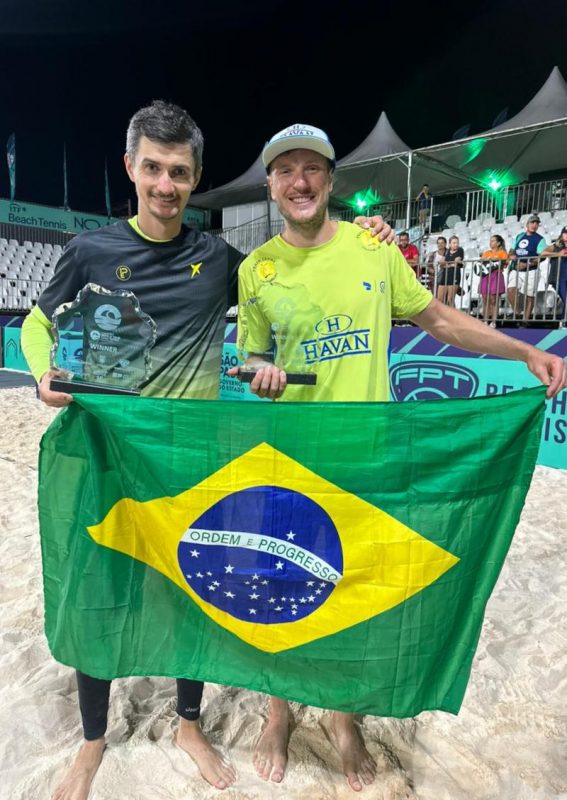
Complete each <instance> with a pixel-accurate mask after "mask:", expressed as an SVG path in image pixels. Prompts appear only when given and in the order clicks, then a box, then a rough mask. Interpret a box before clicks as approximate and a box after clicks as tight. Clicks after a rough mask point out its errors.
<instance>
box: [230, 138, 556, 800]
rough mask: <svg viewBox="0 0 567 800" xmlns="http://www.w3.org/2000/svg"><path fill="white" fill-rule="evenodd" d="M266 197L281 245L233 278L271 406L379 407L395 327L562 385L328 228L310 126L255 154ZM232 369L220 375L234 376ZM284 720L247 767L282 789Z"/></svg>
mask: <svg viewBox="0 0 567 800" xmlns="http://www.w3.org/2000/svg"><path fill="white" fill-rule="evenodd" d="M262 156H263V161H264V166H266V168H267V170H268V184H269V187H270V192H271V195H272V198H273V199H274V201H275V202H276V204H277V206H278V209H279V211H280V213H281V215H282V217H283V218H284V229H283V231H282V233H281V235H279V236H276V237H274V238H273V239H270V241H268V242H266V243H265V244H263V245H261V246H260V247H259V248H257V249H256V250H254V251H253V252H252V253H250V255H249V256H248V257H247V258H246V259H245V260H244V261H243V263H242V264H241V266H240V269H239V281H238V283H239V315H238V342H239V347H240V350H241V351H242V352H243V353H245V354H246V367H247V369H252V370H256V375H255V377H254V379H253V381H252V383H251V384H250V388H251V390H252V392H253V393H256V394H258V396H259V397H269V398H271V399H273V400H277V399H279V398H282V399H283V400H292V401H335V402H374V401H384V400H388V398H389V388H388V361H387V349H388V340H389V334H390V328H391V321H392V318H393V317H398V318H403V319H412V320H413V321H414V322H415V323H416V324H417V325H419V326H420V327H421V328H423V329H424V330H425V331H427V332H428V333H430V334H431V335H433V336H435V337H436V338H437V339H439V340H440V341H442V342H445V343H446V344H451V345H453V346H456V347H462V348H465V349H468V350H472V351H475V352H479V353H491V354H493V355H497V356H500V357H503V358H512V359H518V360H521V361H524V362H525V363H526V365H527V367H528V369H529V370H530V371H531V372H532V373H533V374H534V375H536V377H537V378H539V379H540V380H541V381H542V382H543V383H545V384H549V389H548V396H549V397H551V396H555V395H556V394H557V393H558V392H560V391H561V389H562V388H563V387H565V385H566V384H567V374H566V367H565V364H564V362H563V360H562V359H561V358H559V357H558V356H554V355H552V354H550V353H547V352H545V351H542V350H538V349H537V348H535V347H532V346H531V345H528V344H526V343H525V342H522V341H519V340H516V339H512V338H510V337H508V336H504V335H503V334H501V333H498V332H497V331H495V330H492V329H491V328H487V327H486V326H485V325H483V324H482V323H481V322H479V321H478V320H476V319H474V318H473V317H470V316H469V315H467V314H463V313H461V312H459V311H457V310H456V309H455V308H449V307H448V306H444V305H443V304H442V303H440V302H439V301H438V300H435V299H434V298H433V297H432V295H431V293H430V292H429V291H428V290H427V289H425V288H424V287H423V286H422V285H421V284H420V283H419V282H418V281H416V280H415V278H414V274H413V272H412V270H411V269H410V268H409V266H408V264H407V263H406V261H405V260H404V259H403V257H402V255H401V254H400V251H399V249H398V248H396V247H390V248H387V247H383V246H382V245H381V243H380V242H379V241H378V240H377V239H376V238H375V237H373V236H371V235H370V234H369V232H368V231H361V230H359V229H357V227H356V226H354V225H350V224H349V223H347V222H336V221H335V220H331V219H330V217H329V213H328V205H329V196H330V192H331V190H332V186H333V170H332V164H333V162H334V150H333V147H332V145H331V142H330V141H329V138H328V136H327V134H326V133H325V132H324V131H321V130H320V129H318V128H313V127H311V126H308V125H303V126H291V127H290V128H286V129H284V130H283V131H280V132H279V133H277V134H275V135H274V136H273V137H272V138H271V139H270V141H269V142H268V143H267V144H266V146H265V147H264V150H263V154H262ZM239 369H240V368H239V367H234V368H232V369H231V370H229V374H230V375H238V373H239ZM292 371H293V372H314V373H315V374H316V376H317V383H316V385H315V386H313V385H306V384H303V385H302V384H297V385H293V386H288V385H287V373H288V372H292ZM289 720H290V712H289V708H288V704H287V702H286V701H285V700H283V699H281V698H277V697H272V698H270V711H269V716H268V720H267V722H266V726H265V728H264V730H263V732H262V735H261V737H260V739H259V741H258V744H257V746H256V752H255V756H254V761H255V765H256V770H257V772H258V774H259V775H260V776H261V777H262V778H264V779H265V780H269V779H271V780H273V781H276V782H280V781H281V780H282V779H283V777H284V772H285V768H286V763H287V745H288V738H289ZM331 730H332V732H333V734H334V737H335V741H336V744H337V747H338V750H339V752H340V754H341V757H342V762H343V770H344V773H345V776H346V778H347V780H348V783H349V785H350V787H351V788H352V789H353V790H354V791H361V790H362V788H363V784H370V783H372V781H373V780H374V779H375V776H376V764H375V762H374V760H373V759H372V757H371V755H370V753H369V752H368V751H367V749H366V747H365V745H364V742H363V740H362V737H361V735H360V732H359V730H358V728H357V727H356V725H355V722H354V715H353V714H348V713H344V712H338V711H334V712H333V714H332V718H331Z"/></svg>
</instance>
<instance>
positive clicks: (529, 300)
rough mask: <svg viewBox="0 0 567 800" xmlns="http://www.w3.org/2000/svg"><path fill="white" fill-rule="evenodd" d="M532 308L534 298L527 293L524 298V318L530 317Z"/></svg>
mask: <svg viewBox="0 0 567 800" xmlns="http://www.w3.org/2000/svg"><path fill="white" fill-rule="evenodd" d="M533 308H534V298H533V297H531V296H530V295H529V294H527V295H526V296H525V298H524V320H528V319H531V316H532V311H533Z"/></svg>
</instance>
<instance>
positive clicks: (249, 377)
mask: <svg viewBox="0 0 567 800" xmlns="http://www.w3.org/2000/svg"><path fill="white" fill-rule="evenodd" d="M286 375H287V383H288V386H289V385H291V384H296V385H300V384H301V385H303V386H315V384H316V383H317V375H316V374H315V373H314V372H287V373H286ZM238 377H239V378H240V380H241V381H242V383H251V382H252V381H253V380H254V378H255V377H256V370H253V369H241V370H240V371H239V373H238Z"/></svg>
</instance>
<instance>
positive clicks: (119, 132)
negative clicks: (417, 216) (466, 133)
mask: <svg viewBox="0 0 567 800" xmlns="http://www.w3.org/2000/svg"><path fill="white" fill-rule="evenodd" d="M431 9H434V13H431ZM566 26H567V2H565V1H564V0H554V1H551V0H540V2H538V3H533V2H529V3H528V2H525V1H524V0H515V2H512V1H511V0H492V1H491V2H489V1H484V0H482V1H481V0H477V2H471V3H461V4H459V3H458V2H451V3H449V2H444V1H443V2H438V3H435V2H434V3H430V4H427V3H425V4H422V7H421V10H420V11H418V12H410V11H409V10H408V6H407V4H406V5H404V4H402V3H387V4H385V3H381V2H366V0H361V1H360V2H348V1H347V0H342V2H338V1H337V0H328V1H327V2H321V1H320V0H311V2H308V1H307V0H304V2H283V0H272V2H264V3H259V2H252V0H235V1H234V2H225V1H224V0H217V1H215V0H208V1H207V0H205V2H203V3H199V4H196V3H195V2H192V0H186V2H184V3H181V2H178V0H170V1H169V0H164V1H163V2H158V0H153V2H151V3H150V2H145V0H140V2H136V3H133V2H120V0H92V1H91V2H86V0H0V98H1V105H0V109H1V110H0V148H2V150H4V148H5V141H6V139H7V138H8V136H9V134H10V133H11V132H12V131H15V132H16V147H17V198H18V199H20V200H22V201H27V202H38V203H46V204H48V205H54V206H60V205H62V203H63V179H62V172H63V169H62V161H63V142H66V143H67V160H68V174H69V201H70V205H71V207H72V208H74V209H77V210H85V211H91V212H99V213H105V211H104V208H105V206H104V159H105V157H106V158H107V159H108V165H109V175H110V184H111V195H112V201H113V205H114V206H115V210H116V211H118V210H119V206H120V204H124V203H125V201H126V199H127V198H128V197H130V198H132V200H134V196H135V195H134V192H133V190H132V188H131V185H130V183H129V181H128V180H127V178H126V176H125V173H124V169H123V165H122V155H123V152H124V140H125V131H126V127H127V124H128V120H129V118H130V116H131V115H132V113H134V111H136V109H137V108H139V107H140V106H142V105H145V104H147V103H148V102H150V101H151V100H152V99H154V98H164V99H167V100H172V101H174V102H176V103H179V104H180V105H182V106H183V107H185V108H186V109H187V110H188V111H189V113H190V114H191V115H192V116H193V117H194V119H195V120H196V122H197V123H198V124H199V126H200V127H201V128H202V130H203V133H204V135H205V154H204V173H203V178H202V182H201V186H200V189H201V190H206V189H208V188H212V187H215V186H218V185H220V184H222V183H225V182H226V181H229V180H232V179H233V178H235V177H237V176H238V175H240V174H241V173H242V172H243V171H244V170H245V169H247V168H248V167H249V166H250V164H251V163H252V162H253V161H254V159H255V158H256V156H257V155H258V153H259V152H260V149H261V147H262V145H263V143H264V141H265V140H266V139H267V138H269V136H271V135H272V134H273V133H275V132H276V131H277V130H279V129H280V128H283V127H285V126H286V125H289V124H291V123H293V122H308V123H312V124H315V125H318V126H320V127H323V128H324V129H325V130H327V132H328V133H329V134H330V136H331V138H332V140H333V142H334V145H335V149H336V152H337V155H338V157H339V158H340V157H341V156H343V155H346V154H347V153H348V152H350V151H351V150H352V149H353V148H354V147H356V146H357V145H358V144H360V142H361V141H362V140H363V139H364V138H365V137H366V135H367V134H368V133H369V132H370V130H371V129H372V127H373V126H374V124H375V123H376V120H377V118H378V116H379V114H380V112H381V111H382V110H385V111H386V113H387V114H388V117H389V119H390V122H391V124H392V125H393V127H394V129H395V130H396V131H397V133H398V135H399V136H400V137H401V138H402V139H403V140H404V141H406V142H407V143H408V144H409V145H410V146H413V147H419V146H423V145H427V144H435V143H437V142H441V141H446V140H447V139H450V138H451V136H452V134H453V133H454V131H456V130H457V129H458V128H460V127H461V126H462V125H465V124H467V123H471V126H472V127H471V133H474V132H475V131H481V130H485V129H487V128H490V127H491V126H492V123H493V120H494V118H495V117H496V115H497V114H498V113H499V112H500V111H501V110H502V109H503V108H504V107H506V106H508V108H509V116H513V115H514V114H515V113H517V112H518V111H519V110H520V109H521V108H522V107H523V106H524V105H525V104H526V103H527V102H528V101H529V100H530V99H531V98H532V96H533V95H534V94H535V92H537V90H538V89H539V88H540V86H541V85H542V84H543V82H544V81H545V80H546V78H547V77H548V75H549V73H550V71H551V69H552V68H553V66H554V65H558V66H559V68H560V69H561V71H562V73H563V76H564V77H565V78H566V79H567V48H566V47H565V30H567V27H566ZM4 152H5V150H4ZM0 158H1V167H0V196H1V197H7V196H9V181H8V171H7V168H6V159H5V155H3V154H2V155H0Z"/></svg>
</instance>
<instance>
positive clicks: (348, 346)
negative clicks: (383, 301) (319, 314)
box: [301, 314, 372, 364]
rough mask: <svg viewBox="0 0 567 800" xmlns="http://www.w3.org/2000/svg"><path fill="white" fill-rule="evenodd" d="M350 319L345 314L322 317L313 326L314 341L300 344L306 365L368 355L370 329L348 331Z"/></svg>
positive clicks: (306, 340) (308, 340)
mask: <svg viewBox="0 0 567 800" xmlns="http://www.w3.org/2000/svg"><path fill="white" fill-rule="evenodd" d="M351 326H352V318H351V317H349V316H348V315H347V314H336V315H333V316H329V317H323V319H322V320H319V322H318V323H317V324H316V325H315V332H316V333H317V334H318V336H317V338H315V339H305V340H304V341H302V342H301V347H302V348H303V353H304V356H305V363H306V364H314V363H316V362H320V361H331V360H332V359H335V358H343V356H359V355H369V354H370V353H371V352H372V351H371V349H370V344H369V341H370V328H361V329H359V330H355V331H353V330H350V328H351Z"/></svg>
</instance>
